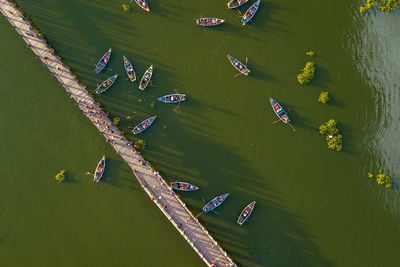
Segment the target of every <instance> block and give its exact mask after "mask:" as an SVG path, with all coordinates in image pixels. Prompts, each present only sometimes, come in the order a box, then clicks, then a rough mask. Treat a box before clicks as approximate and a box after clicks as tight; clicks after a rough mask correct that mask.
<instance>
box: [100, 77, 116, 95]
mask: <svg viewBox="0 0 400 267" xmlns="http://www.w3.org/2000/svg"><path fill="white" fill-rule="evenodd" d="M117 78H118V74H115V75H114V76H112V77H110V78H108V79H107V80H105V81H104V82H102V83H101V84H100V85H99V87H97V88H96V90H94V91H95V93H96V94H98V95H99V94H101V93H103V92H104V91H106V90H108V89H109V88H110V87H111V85H113V84H114V83H115V80H117Z"/></svg>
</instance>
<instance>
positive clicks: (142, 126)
mask: <svg viewBox="0 0 400 267" xmlns="http://www.w3.org/2000/svg"><path fill="white" fill-rule="evenodd" d="M156 118H157V116H154V117H151V118H148V119H145V120H144V121H142V122H141V123H139V124H138V125H136V126H135V128H133V130H132V133H134V134H138V133H141V132H143V131H144V130H146V129H147V128H149V127H150V125H151V124H152V123H153V122H154V121H155V119H156Z"/></svg>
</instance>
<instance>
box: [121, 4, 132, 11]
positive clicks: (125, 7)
mask: <svg viewBox="0 0 400 267" xmlns="http://www.w3.org/2000/svg"><path fill="white" fill-rule="evenodd" d="M122 8H123V9H124V12H128V11H129V10H131V7H130V6H129V5H127V4H122Z"/></svg>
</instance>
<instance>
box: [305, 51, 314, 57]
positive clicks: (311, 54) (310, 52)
mask: <svg viewBox="0 0 400 267" xmlns="http://www.w3.org/2000/svg"><path fill="white" fill-rule="evenodd" d="M314 54H315V53H314V52H313V51H308V52H306V55H307V56H310V57H312V56H313V55H314Z"/></svg>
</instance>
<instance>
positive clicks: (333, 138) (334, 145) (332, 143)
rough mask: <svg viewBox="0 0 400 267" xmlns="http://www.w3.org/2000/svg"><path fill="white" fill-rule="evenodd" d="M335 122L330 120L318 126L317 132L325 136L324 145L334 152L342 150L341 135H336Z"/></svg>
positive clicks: (337, 131)
mask: <svg viewBox="0 0 400 267" xmlns="http://www.w3.org/2000/svg"><path fill="white" fill-rule="evenodd" d="M336 124H337V122H336V121H335V120H333V119H330V120H329V121H327V122H326V123H324V124H322V125H321V126H319V128H318V130H319V133H320V134H325V135H326V143H327V144H328V148H329V149H332V150H336V151H341V150H342V148H343V147H342V135H341V134H338V133H339V130H338V129H337V128H336Z"/></svg>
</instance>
